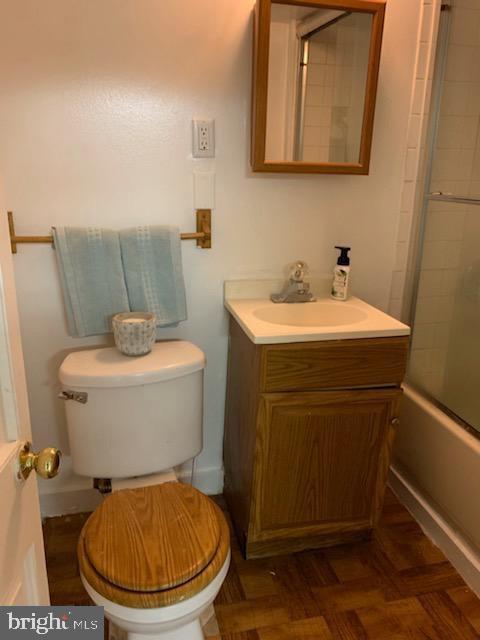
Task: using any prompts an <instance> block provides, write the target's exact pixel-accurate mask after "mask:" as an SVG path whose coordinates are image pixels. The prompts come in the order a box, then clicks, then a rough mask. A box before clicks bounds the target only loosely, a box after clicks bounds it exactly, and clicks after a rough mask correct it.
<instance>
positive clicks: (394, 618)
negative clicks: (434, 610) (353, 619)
mask: <svg viewBox="0 0 480 640" xmlns="http://www.w3.org/2000/svg"><path fill="white" fill-rule="evenodd" d="M358 617H359V619H360V621H361V623H362V626H363V628H364V629H365V631H366V633H367V637H368V638H375V640H426V639H427V638H428V640H441V636H439V635H438V632H437V631H436V629H435V627H434V623H433V620H432V619H431V618H430V616H429V615H428V613H427V612H426V611H425V609H424V608H423V607H422V605H421V604H420V602H419V601H418V600H417V599H416V598H407V599H405V600H398V601H396V602H389V603H387V604H386V605H384V606H381V607H370V608H366V609H361V610H359V612H358Z"/></svg>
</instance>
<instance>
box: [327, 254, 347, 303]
mask: <svg viewBox="0 0 480 640" xmlns="http://www.w3.org/2000/svg"><path fill="white" fill-rule="evenodd" d="M335 249H339V250H340V255H339V256H338V260H337V264H336V265H335V269H334V270H333V283H332V293H331V295H332V298H334V299H335V300H346V299H347V294H348V278H349V275H350V258H349V256H348V252H349V251H350V247H337V246H336V247H335Z"/></svg>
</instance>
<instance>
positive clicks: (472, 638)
mask: <svg viewBox="0 0 480 640" xmlns="http://www.w3.org/2000/svg"><path fill="white" fill-rule="evenodd" d="M418 600H419V601H420V603H421V605H422V606H423V608H424V609H425V611H427V613H428V615H429V616H430V618H432V620H433V622H434V626H435V628H436V629H437V630H438V632H439V634H440V635H441V637H442V638H445V640H447V639H448V640H478V634H477V632H476V631H475V629H474V628H473V626H472V625H471V624H470V622H469V621H468V620H467V618H466V617H465V616H464V615H463V613H462V612H461V610H460V609H459V608H458V607H457V606H456V604H455V603H454V602H453V600H451V598H450V597H449V596H448V594H446V593H444V592H442V591H439V592H436V593H426V594H424V595H423V596H420V597H419V598H418Z"/></svg>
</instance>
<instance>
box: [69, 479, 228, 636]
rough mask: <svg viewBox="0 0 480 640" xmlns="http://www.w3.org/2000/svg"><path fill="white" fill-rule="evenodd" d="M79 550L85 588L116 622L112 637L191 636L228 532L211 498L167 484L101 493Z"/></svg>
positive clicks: (223, 560) (224, 564) (219, 569)
mask: <svg viewBox="0 0 480 640" xmlns="http://www.w3.org/2000/svg"><path fill="white" fill-rule="evenodd" d="M77 553H78V560H79V566H80V575H81V578H82V581H83V584H84V585H85V588H86V590H87V592H88V594H89V595H90V597H91V598H92V600H93V601H94V602H95V604H97V605H99V606H103V607H104V608H105V615H106V617H107V618H108V619H109V620H110V621H111V622H112V623H113V625H115V626H114V627H113V628H112V631H111V634H110V636H111V637H112V638H114V637H115V638H116V640H121V639H122V638H125V637H127V638H129V639H130V638H135V639H137V640H139V639H140V638H142V637H144V636H145V637H148V638H150V639H152V637H155V638H158V639H159V640H160V639H162V640H165V639H168V640H173V639H175V640H183V639H185V640H186V639H187V638H188V639H190V640H197V639H201V638H203V637H204V636H203V633H202V630H201V626H200V620H199V619H200V616H201V614H202V612H203V611H204V610H205V609H206V607H208V606H209V605H210V604H211V603H212V602H213V600H214V598H215V596H216V595H217V593H218V591H219V589H220V587H221V585H222V582H223V580H224V578H225V575H226V573H227V571H228V565H229V561H230V546H229V530H228V525H227V522H226V520H225V517H224V515H223V514H222V512H221V510H220V509H219V508H218V507H217V505H215V503H214V502H213V501H212V500H211V499H210V498H208V497H207V496H205V495H203V494H202V493H200V492H199V491H197V490H196V489H194V488H193V487H190V486H189V485H183V484H181V483H178V482H167V483H164V484H161V485H154V486H149V487H143V488H138V489H123V490H121V491H118V492H116V493H114V494H112V495H111V496H109V497H108V498H106V499H105V501H104V502H103V504H102V505H101V506H100V507H99V508H98V509H97V510H96V511H95V512H94V513H93V514H92V515H91V516H90V518H89V519H88V520H87V522H86V523H85V525H84V527H83V529H82V532H81V534H80V539H79V542H78V549H77ZM122 634H123V636H122ZM125 634H126V636H125Z"/></svg>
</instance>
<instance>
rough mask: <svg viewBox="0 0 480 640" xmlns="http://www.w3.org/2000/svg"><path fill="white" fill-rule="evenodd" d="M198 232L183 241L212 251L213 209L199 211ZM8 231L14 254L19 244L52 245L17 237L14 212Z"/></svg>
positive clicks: (47, 239) (44, 239)
mask: <svg viewBox="0 0 480 640" xmlns="http://www.w3.org/2000/svg"><path fill="white" fill-rule="evenodd" d="M196 215H197V230H196V231H195V232H193V233H181V234H180V238H181V239H182V240H196V241H197V247H201V248H202V249H210V248H211V246H212V211H211V209H197V212H196ZM7 216H8V230H9V232H10V246H11V248H12V253H17V244H51V245H53V236H17V235H16V233H15V224H14V222H13V212H12V211H8V212H7Z"/></svg>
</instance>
